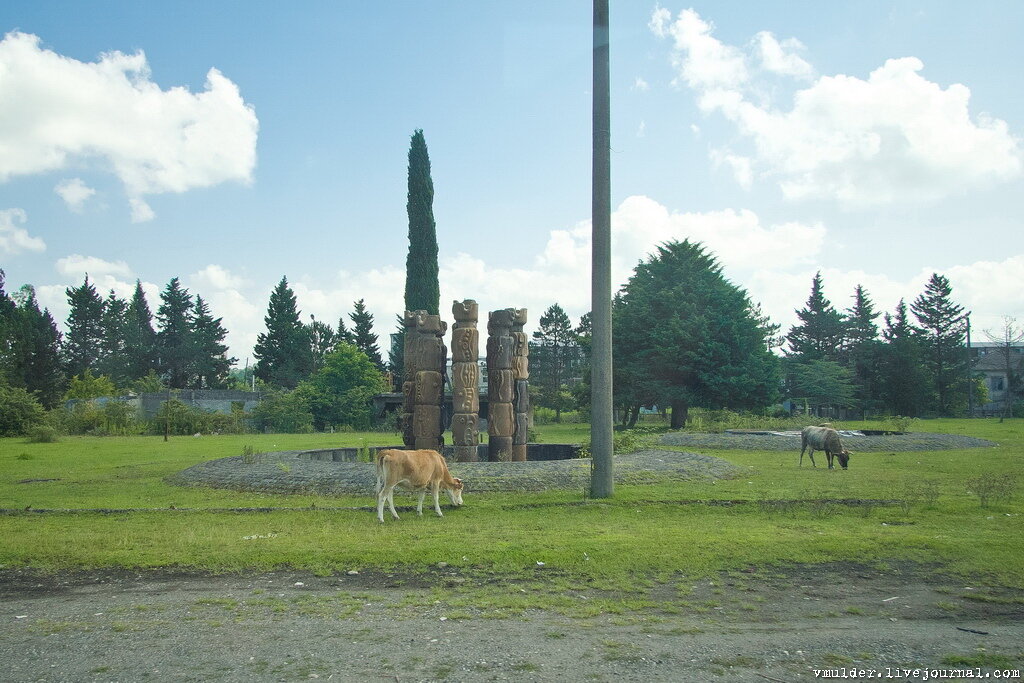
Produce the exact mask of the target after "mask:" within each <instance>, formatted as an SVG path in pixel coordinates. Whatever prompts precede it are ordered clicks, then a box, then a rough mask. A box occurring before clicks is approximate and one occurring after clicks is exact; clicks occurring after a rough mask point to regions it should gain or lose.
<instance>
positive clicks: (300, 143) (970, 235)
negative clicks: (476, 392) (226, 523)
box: [0, 0, 1024, 363]
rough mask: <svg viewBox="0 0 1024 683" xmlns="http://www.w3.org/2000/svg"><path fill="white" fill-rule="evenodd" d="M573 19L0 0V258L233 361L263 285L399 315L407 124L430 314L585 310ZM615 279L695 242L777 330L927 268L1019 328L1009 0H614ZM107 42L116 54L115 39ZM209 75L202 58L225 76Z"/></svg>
mask: <svg viewBox="0 0 1024 683" xmlns="http://www.w3.org/2000/svg"><path fill="white" fill-rule="evenodd" d="M590 20H591V9H590V4H589V3H586V2H560V3H549V2H520V3H477V2H458V1H454V0H453V1H451V2H444V3H424V2H392V3H338V2H297V3H292V4H289V5H288V6H287V7H285V5H284V4H283V3H269V2H266V3H250V2H245V3H242V2H217V3H199V2H194V3H192V2H179V3H156V2H137V1H136V2H123V3H122V2H104V3H78V2H67V3H61V2H47V1H45V0H43V1H35V2H20V1H17V0H14V1H11V2H6V3H3V4H2V5H0V32H2V33H4V34H6V38H4V40H3V43H2V45H0V267H2V268H3V269H4V270H5V271H6V273H7V280H8V288H9V289H15V288H16V287H17V286H19V285H21V284H22V283H31V284H33V285H35V286H36V288H37V290H38V293H39V297H40V299H41V301H42V302H43V303H44V304H45V305H47V306H49V307H50V309H51V310H52V311H53V312H54V314H55V317H57V318H59V319H63V318H64V317H65V316H66V313H67V304H66V301H65V296H64V289H65V288H66V287H67V286H69V285H74V284H78V283H80V282H81V280H82V278H83V276H84V274H85V273H86V272H88V273H89V276H90V278H91V279H92V280H94V281H96V282H97V284H98V286H99V287H100V288H101V289H103V290H104V291H107V290H109V289H111V288H113V289H114V290H115V291H117V292H118V293H119V294H121V295H127V294H128V293H129V292H130V288H131V287H132V286H133V285H134V281H135V279H136V278H138V279H140V280H142V282H143V283H144V285H145V286H146V289H147V292H148V293H149V295H150V303H151V306H152V307H153V308H154V309H155V308H156V306H157V304H158V299H157V296H158V292H159V291H160V290H161V289H162V288H163V287H164V285H166V283H167V281H168V280H169V279H170V278H171V277H175V276H179V277H181V278H182V280H183V281H184V283H185V284H186V286H187V287H188V288H189V289H190V290H191V291H192V292H193V293H197V294H200V295H202V296H203V297H204V298H205V299H207V300H208V301H209V302H210V304H211V307H212V308H213V311H214V313H215V314H216V315H218V316H223V318H224V323H225V326H226V327H227V328H228V329H229V330H230V331H231V336H230V338H229V341H230V343H231V347H232V353H233V355H235V356H237V357H238V358H239V359H240V362H241V363H244V359H245V358H246V357H247V356H250V354H251V345H252V343H253V341H254V340H255V336H256V334H257V333H259V332H260V331H261V330H262V325H263V323H262V318H263V314H264V313H265V310H266V304H267V297H268V295H269V292H270V290H271V288H272V287H273V286H274V285H275V284H276V283H277V281H278V280H279V279H280V278H281V276H282V275H284V276H287V277H288V279H289V282H291V283H292V285H293V287H294V288H295V290H296V292H297V295H298V297H299V305H300V308H301V309H302V310H303V312H304V315H307V316H308V315H309V314H315V315H316V316H317V318H319V319H323V320H327V321H329V322H332V323H334V322H335V321H336V320H337V318H338V316H339V315H341V314H346V313H348V312H349V311H350V310H351V305H352V302H353V301H354V300H356V299H359V298H365V299H366V302H367V304H368V307H369V309H370V311H371V312H372V313H373V314H374V315H375V316H376V319H377V322H378V330H379V332H380V333H381V334H386V333H387V332H390V331H391V330H392V328H393V320H394V317H395V314H396V313H398V312H400V310H401V297H402V290H403V279H402V278H403V277H404V262H405V252H406V229H407V225H406V214H405V200H406V196H405V194H406V186H405V182H406V155H407V152H408V145H409V138H410V136H411V135H412V133H413V131H414V130H415V129H417V128H422V129H423V130H424V134H425V136H426V140H427V144H428V147H429V150H430V157H431V163H432V171H433V179H434V185H435V192H436V195H435V204H434V213H435V217H436V219H437V230H438V242H439V245H440V251H441V257H440V261H441V277H442V311H446V310H447V309H448V307H449V305H450V303H449V302H450V301H451V300H452V299H454V298H458V299H463V298H475V299H477V300H478V301H479V302H480V304H481V308H482V309H484V310H492V309H496V308H503V307H507V306H526V307H528V308H529V309H530V312H531V318H532V319H533V320H536V319H537V318H538V317H539V316H540V314H541V313H542V312H543V309H544V308H546V307H547V306H548V305H550V304H551V303H554V302H559V303H561V304H562V305H563V307H565V308H566V309H567V311H568V312H569V313H570V315H571V316H572V317H573V318H574V319H576V318H577V317H578V316H579V315H580V314H582V313H584V312H585V311H586V310H587V308H588V307H589V292H588V289H587V287H588V282H589V271H588V258H589V235H588V230H589V222H588V221H589V213H590V87H591V76H590V59H591V52H590V50H591V34H590ZM611 24H612V25H611V34H612V126H613V131H612V147H613V154H612V173H613V181H612V204H613V209H614V212H615V213H614V217H613V230H614V233H615V235H614V249H615V256H614V273H613V279H614V281H615V282H616V283H621V282H624V281H625V279H626V278H627V277H628V274H629V272H630V268H631V267H632V266H633V265H635V263H636V262H637V260H638V259H641V258H643V256H644V255H645V254H646V253H648V252H649V251H650V250H651V249H653V247H654V246H655V245H656V244H657V243H658V242H660V241H663V240H666V239H682V238H684V237H689V238H691V239H698V240H701V241H704V242H705V243H706V244H707V245H708V246H709V248H711V249H712V250H713V251H714V252H715V253H716V255H717V256H718V257H719V260H720V261H721V262H722V264H723V265H724V268H725V272H726V274H727V276H728V277H730V278H731V279H732V280H733V281H734V282H736V283H737V284H739V285H741V286H743V287H745V288H746V289H747V290H748V292H749V293H750V295H751V298H752V299H754V300H755V301H758V302H760V303H761V304H762V305H763V307H764V309H765V311H766V312H767V313H769V314H770V315H771V317H772V318H773V319H774V320H775V321H776V322H779V323H781V324H783V325H784V326H785V327H786V328H787V329H788V326H789V325H790V324H792V322H793V318H794V316H793V310H794V309H795V308H799V307H801V306H802V305H803V303H804V301H805V300H806V298H807V295H808V292H809V289H810V281H811V277H812V276H813V274H814V272H815V271H817V270H821V271H822V273H823V276H824V278H825V289H826V294H827V295H828V296H829V297H830V298H831V299H832V301H833V302H834V303H835V304H836V305H837V306H838V307H840V308H845V307H846V306H848V305H849V304H850V297H851V295H852V293H853V288H854V286H855V285H856V284H863V285H864V286H865V287H866V288H867V290H868V292H869V294H870V295H871V296H872V297H873V299H874V300H875V302H876V304H877V306H878V308H880V309H882V310H892V308H893V307H894V306H895V304H896V302H897V301H898V299H899V298H900V297H904V298H906V299H907V300H908V301H910V300H912V299H913V298H914V297H915V296H917V294H919V293H920V292H921V291H922V289H923V284H924V281H925V280H926V279H927V277H928V275H930V274H931V272H933V271H938V272H942V273H944V274H946V275H947V276H948V277H949V278H950V280H951V282H952V284H953V287H954V295H955V296H956V297H957V299H958V300H959V301H960V303H962V304H964V305H965V306H966V307H967V308H969V309H971V310H973V311H974V315H975V317H974V323H975V328H976V329H978V330H982V329H984V328H992V329H996V328H997V326H998V324H999V320H1000V318H1001V316H1004V315H1011V316H1016V317H1017V318H1018V319H1024V287H1022V286H1021V285H1022V283H1024V239H1022V237H1021V235H1022V230H1021V227H1020V223H1021V220H1020V219H1021V216H1022V215H1024V211H1022V209H1024V191H1022V190H1024V168H1022V166H1024V143H1022V141H1021V136H1022V134H1024V98H1022V95H1021V93H1022V92H1024V75H1022V72H1021V70H1020V68H1019V64H1020V63H1022V62H1024V55H1022V54H1021V52H1022V49H1021V46H1020V42H1019V40H1018V39H1017V36H1018V34H1019V31H1020V29H1021V28H1022V27H1024V4H1022V3H1019V2H986V3H980V4H978V5H977V6H975V7H972V8H971V10H970V11H969V12H968V11H965V10H964V8H963V6H962V4H954V3H951V2H932V1H929V2H858V3H818V2H788V3H750V2H714V3H704V4H700V3H698V4H695V5H693V6H692V7H691V6H690V5H689V4H665V5H655V4H653V3H647V2H620V3H613V8H612V14H611ZM117 53H119V54H117ZM211 70H215V71H211Z"/></svg>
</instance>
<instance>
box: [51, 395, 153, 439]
mask: <svg viewBox="0 0 1024 683" xmlns="http://www.w3.org/2000/svg"><path fill="white" fill-rule="evenodd" d="M52 414H53V415H54V416H55V419H56V420H58V421H59V423H60V427H61V429H62V430H63V431H65V432H67V433H68V434H89V435H91V436H110V435H122V436H124V435H135V434H142V433H144V432H146V431H147V430H148V429H149V425H147V424H146V423H144V422H142V421H140V420H139V419H138V415H137V412H136V409H135V406H134V405H133V404H132V403H129V402H127V401H118V400H114V399H110V400H106V401H99V400H80V401H78V402H76V403H75V404H74V405H73V406H72V407H71V408H70V410H67V411H55V412H54V413H52Z"/></svg>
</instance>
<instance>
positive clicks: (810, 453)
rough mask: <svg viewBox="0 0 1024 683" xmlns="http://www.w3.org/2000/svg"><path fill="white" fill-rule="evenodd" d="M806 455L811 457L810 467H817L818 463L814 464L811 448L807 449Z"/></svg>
mask: <svg viewBox="0 0 1024 683" xmlns="http://www.w3.org/2000/svg"><path fill="white" fill-rule="evenodd" d="M807 455H809V456H811V465H813V466H814V467H817V466H818V463H816V462H814V449H813V448H809V449H807Z"/></svg>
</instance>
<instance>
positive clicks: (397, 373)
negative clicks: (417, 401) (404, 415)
mask: <svg viewBox="0 0 1024 683" xmlns="http://www.w3.org/2000/svg"><path fill="white" fill-rule="evenodd" d="M395 323H396V324H397V325H398V329H397V330H395V331H394V332H392V333H391V348H389V349H388V372H390V373H391V381H392V383H393V385H394V386H392V387H391V390H392V391H398V390H401V388H402V382H404V381H405V321H404V320H403V319H402V316H400V315H396V316H395Z"/></svg>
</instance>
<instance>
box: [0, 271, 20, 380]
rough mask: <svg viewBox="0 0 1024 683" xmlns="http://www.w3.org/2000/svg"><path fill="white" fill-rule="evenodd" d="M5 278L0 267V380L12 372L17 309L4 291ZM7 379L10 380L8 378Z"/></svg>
mask: <svg viewBox="0 0 1024 683" xmlns="http://www.w3.org/2000/svg"><path fill="white" fill-rule="evenodd" d="M5 278H6V275H5V274H4V271H3V269H2V268H0V382H2V381H3V380H4V379H5V378H6V377H7V376H8V375H9V374H14V370H13V368H12V367H11V366H12V365H13V362H14V361H13V358H12V357H11V347H12V345H13V343H14V318H15V315H14V312H15V310H17V306H15V305H14V301H13V300H12V299H11V298H10V297H9V296H7V292H6V291H4V280H5ZM8 381H10V380H9V379H8Z"/></svg>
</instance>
